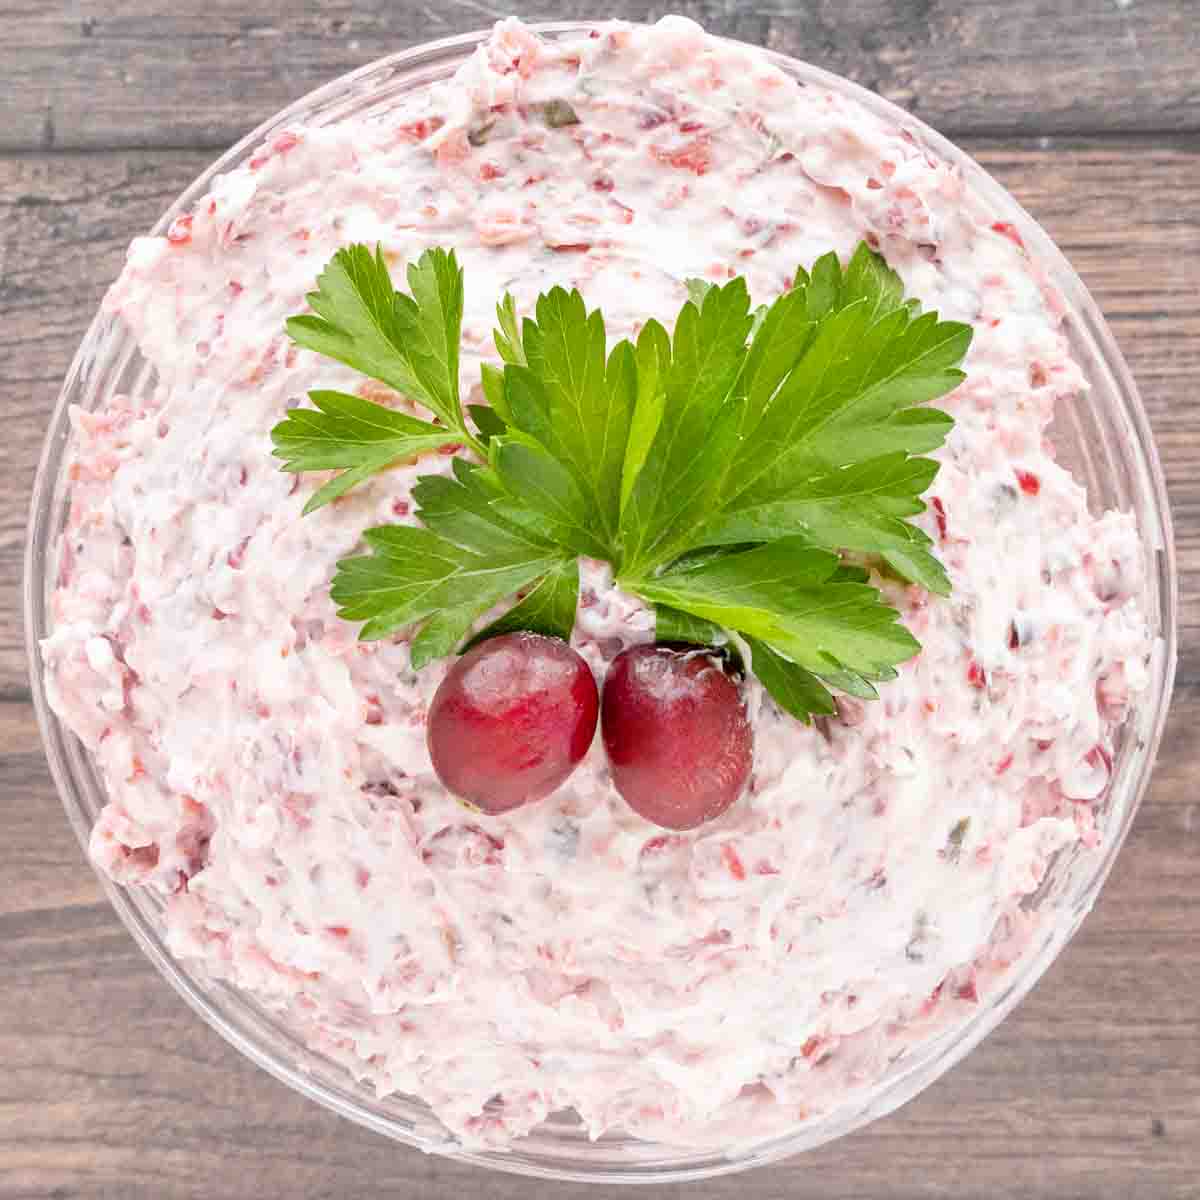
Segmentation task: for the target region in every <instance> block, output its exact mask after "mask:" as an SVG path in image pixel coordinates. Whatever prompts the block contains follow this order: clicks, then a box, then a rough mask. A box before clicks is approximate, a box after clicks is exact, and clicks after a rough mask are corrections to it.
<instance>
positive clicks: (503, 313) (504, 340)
mask: <svg viewBox="0 0 1200 1200" xmlns="http://www.w3.org/2000/svg"><path fill="white" fill-rule="evenodd" d="M496 323H497V325H498V326H499V328H498V329H497V330H496V351H497V353H498V354H499V355H500V357H501V358H502V359H504V361H505V362H506V363H516V364H517V365H518V366H521V367H523V366H524V365H525V344H524V342H523V341H522V340H521V322H520V320H519V319H518V317H517V302H516V301H515V300H514V299H513V296H512V293H511V292H505V293H504V299H503V300H501V301H500V303H499V304H497V305H496Z"/></svg>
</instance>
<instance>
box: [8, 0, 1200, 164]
mask: <svg viewBox="0 0 1200 1200" xmlns="http://www.w3.org/2000/svg"><path fill="white" fill-rule="evenodd" d="M522 7H523V11H524V12H525V13H526V15H527V16H528V17H529V18H530V19H566V18H581V17H582V18H591V17H594V16H596V15H597V14H598V13H603V14H604V15H614V16H624V17H629V18H632V19H647V18H649V19H653V18H656V17H657V16H658V15H660V14H661V12H662V11H664V8H663V6H662V5H661V4H658V3H654V2H651V0H617V2H615V3H609V4H607V5H603V6H600V8H597V6H596V5H595V4H592V3H589V2H588V0H537V2H535V3H529V4H526V5H524V6H522ZM667 8H668V9H674V10H676V11H681V12H683V13H686V14H687V15H689V16H692V17H695V18H697V19H698V20H700V21H701V22H703V23H704V24H706V25H707V26H708V27H709V28H710V29H712V30H713V31H714V32H718V33H723V34H728V35H731V36H734V37H739V38H742V39H745V40H748V41H751V42H755V43H758V44H763V45H769V46H771V47H772V48H774V49H777V50H780V51H783V52H785V53H789V54H793V55H796V56H798V57H801V58H806V59H808V60H809V61H812V62H814V63H817V64H819V65H820V66H823V67H827V68H829V69H830V70H833V71H836V72H839V73H840V74H844V75H848V76H850V77H851V78H853V79H855V80H857V81H859V82H861V83H863V84H865V85H867V86H868V87H871V88H874V89H875V90H877V91H878V92H880V93H881V94H882V95H884V96H886V97H888V98H889V99H892V100H896V101H898V102H900V103H902V104H904V105H906V106H907V107H909V108H910V109H911V110H912V111H914V112H915V113H916V114H917V115H919V116H921V117H923V118H925V119H926V120H928V121H930V122H932V123H933V124H934V125H935V126H937V127H939V128H942V129H944V130H945V131H946V132H948V133H950V132H953V133H967V132H974V133H981V132H991V133H1001V132H1003V133H1015V132H1021V133H1030V132H1033V133H1065V132H1073V133H1093V132H1100V131H1118V130H1119V131H1131V130H1166V129H1169V130H1188V129H1196V128H1198V127H1200V124H1198V122H1200V92H1198V91H1197V89H1196V86H1195V64H1196V61H1197V58H1198V57H1200V22H1198V21H1197V20H1196V13H1195V9H1194V6H1193V5H1192V3H1191V2H1190V0H1136V2H1135V0H1093V2H1091V3H1087V4H1083V3H1068V2H1064V0H1009V3H1007V4H1005V5H1003V6H1000V7H999V8H998V7H997V6H996V5H995V4H994V3H993V0H921V2H920V3H912V2H911V0H856V2H855V3H853V4H847V3H845V2H844V0H748V2H746V3H730V2H729V0H681V2H680V3H678V4H675V5H670V6H667ZM3 9H4V16H5V17H6V20H5V31H6V32H5V38H6V42H5V52H6V69H5V72H4V78H5V83H6V97H5V120H4V122H3V123H2V124H0V150H12V149H31V148H37V149H43V150H49V149H56V148H58V149H61V148H75V147H88V148H97V147H100V148H114V147H139V148H147V147H149V148H153V147H162V146H180V147H210V148H214V149H218V148H221V147H223V146H226V145H229V144H231V143H232V142H233V141H235V140H236V139H237V138H239V137H241V135H242V134H243V133H245V132H246V131H247V130H248V129H249V128H252V127H253V126H254V125H255V124H257V123H258V122H259V121H261V120H263V119H265V118H266V117H268V116H270V115H271V114H272V113H273V112H275V111H277V110H278V109H280V108H282V107H283V106H284V105H285V104H287V103H290V102H291V101H293V100H295V99H297V98H299V97H300V96H302V95H304V94H305V93H306V92H308V91H310V90H311V89H313V88H314V87H316V86H318V85H319V84H322V83H325V82H327V81H328V80H330V79H333V78H334V77H335V76H337V75H339V74H341V73H342V72H344V71H347V70H350V69H351V68H354V67H358V66H361V65H362V64H364V63H367V62H370V61H372V60H373V59H375V58H379V57H381V56H382V55H384V54H387V53H390V52H393V51H397V50H401V49H404V48H406V47H409V46H412V45H415V44H417V43H420V42H423V41H428V40H430V39H434V38H442V37H446V36H449V35H451V34H457V33H464V32H467V31H469V30H472V29H478V28H479V27H481V26H487V25H489V24H490V23H491V22H492V21H493V20H494V19H495V18H496V17H499V16H503V15H505V14H506V13H507V12H508V11H510V10H509V9H508V8H507V7H506V6H504V5H502V4H496V3H494V2H492V0H449V2H448V3H443V4H429V3H426V4H418V3H403V4H398V3H396V2H395V0H326V2H325V3H322V4H321V5H319V6H294V5H291V4H288V3H287V0H260V2H259V3H257V4H254V5H250V6H248V5H246V4H245V2H244V0H172V2H171V3H166V2H165V0H93V2H91V3H88V4H86V5H81V4H74V3H72V4H46V3H44V2H43V0H10V2H9V3H8V4H6V5H4V6H3Z"/></svg>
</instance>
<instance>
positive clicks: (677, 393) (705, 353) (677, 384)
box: [620, 278, 752, 580]
mask: <svg viewBox="0 0 1200 1200" xmlns="http://www.w3.org/2000/svg"><path fill="white" fill-rule="evenodd" d="M751 321H752V318H751V316H750V296H749V293H748V292H747V291H746V281H745V280H744V279H741V278H738V279H734V280H731V281H730V282H729V283H727V284H725V285H724V286H723V287H712V288H710V289H709V290H708V291H707V292H706V293H705V296H704V300H703V305H702V307H699V308H698V307H697V306H696V304H695V303H693V302H692V301H690V300H689V301H688V303H686V304H685V305H684V306H683V308H682V310H681V311H680V313H679V318H678V320H677V321H676V323H675V333H674V336H673V337H672V339H671V357H670V359H669V361H667V362H665V363H663V362H661V361H660V362H659V364H658V371H659V373H660V377H661V384H660V385H659V386H660V387H661V389H662V391H663V398H662V409H661V413H660V414H659V415H658V420H657V428H656V429H655V432H654V436H653V439H652V440H651V441H650V444H649V447H648V448H647V449H646V451H645V456H644V459H643V461H642V463H641V468H640V470H638V472H637V475H636V478H634V480H633V482H632V483H631V484H629V485H627V486H628V489H629V491H628V498H627V500H626V503H625V505H624V507H623V509H622V512H621V532H620V543H621V545H620V551H621V553H620V559H621V563H620V566H621V570H622V572H623V573H625V575H626V576H627V578H628V579H629V580H633V579H638V578H642V577H644V576H646V575H648V574H650V573H651V572H652V571H653V570H654V568H655V567H657V566H658V565H659V564H661V563H663V562H667V561H670V559H671V558H673V557H675V556H676V555H678V554H680V553H682V552H683V551H684V550H685V549H687V548H688V547H689V546H693V545H699V544H703V543H701V542H698V541H697V540H696V537H695V535H696V533H697V531H698V529H699V527H700V526H701V525H702V524H703V523H704V521H705V520H706V519H707V518H708V516H709V515H710V512H711V509H712V505H713V501H714V498H715V497H716V496H718V495H719V494H720V491H721V488H722V486H723V484H724V477H725V476H724V473H725V469H726V466H727V464H728V462H729V460H730V459H731V458H732V457H733V453H734V449H735V447H736V445H737V438H738V431H739V425H740V421H741V413H740V408H739V406H738V404H737V399H736V396H735V395H734V394H733V385H734V383H735V381H736V380H737V378H738V375H739V374H740V372H741V368H742V363H743V362H744V360H745V358H746V336H747V334H748V333H749V331H750V325H751Z"/></svg>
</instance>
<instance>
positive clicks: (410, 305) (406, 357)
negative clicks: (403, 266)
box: [287, 245, 473, 441]
mask: <svg viewBox="0 0 1200 1200" xmlns="http://www.w3.org/2000/svg"><path fill="white" fill-rule="evenodd" d="M408 286H409V290H410V291H411V293H412V294H411V295H406V294H405V293H403V292H398V291H396V290H395V289H394V288H393V287H392V280H391V277H390V275H389V274H388V268H387V263H386V262H385V261H384V257H383V249H382V247H380V246H376V248H375V252H374V254H372V253H371V251H370V250H369V249H367V247H366V246H362V245H355V246H347V247H346V248H345V249H342V250H339V251H338V252H337V253H336V254H335V255H334V256H333V259H332V260H331V261H330V263H329V265H328V266H327V267H326V268H325V270H324V271H322V272H321V275H320V277H319V278H318V280H317V290H316V291H315V292H312V293H310V294H309V296H308V303H309V307H310V308H311V309H312V310H313V313H315V314H316V315H315V316H310V315H305V316H298V317H291V318H290V319H289V320H288V322H287V331H288V333H289V335H290V336H291V338H292V340H293V341H295V342H296V343H297V344H299V345H301V346H304V347H305V348H306V349H309V350H314V351H316V352H317V353H318V354H324V355H325V356H326V357H328V358H335V359H337V360H338V361H339V362H343V363H346V365H347V366H351V367H354V368H355V370H358V371H362V372H363V373H364V374H365V375H369V376H371V377H372V378H373V379H378V380H381V381H382V382H383V383H386V384H387V385H388V386H389V387H392V388H395V390H396V391H398V392H400V393H401V394H403V395H405V396H408V397H409V398H410V399H412V400H415V401H417V402H418V403H419V404H422V405H424V407H426V408H428V409H429V410H430V411H431V412H432V413H434V414H436V415H437V416H438V417H439V418H441V420H442V422H443V423H444V424H445V425H446V426H448V427H449V428H450V429H454V430H457V431H459V432H461V433H464V434H468V440H472V441H473V438H470V437H469V431H468V430H467V429H466V426H465V425H464V423H463V414H462V405H461V403H460V400H459V391H458V355H459V343H460V340H461V333H462V308H463V275H462V271H461V270H460V269H459V266H458V262H457V260H456V259H455V256H454V251H453V250H451V251H446V250H440V249H435V250H426V251H425V253H424V254H422V255H421V257H420V258H419V259H418V260H417V262H415V263H410V264H409V267H408Z"/></svg>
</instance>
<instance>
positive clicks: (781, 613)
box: [637, 537, 921, 684]
mask: <svg viewBox="0 0 1200 1200" xmlns="http://www.w3.org/2000/svg"><path fill="white" fill-rule="evenodd" d="M838 569H839V560H838V557H837V555H836V554H833V553H831V552H829V551H827V550H819V549H816V548H815V547H814V546H812V544H811V543H809V542H807V541H806V540H805V539H803V538H796V537H791V538H780V539H779V540H777V541H774V542H769V543H766V544H765V545H762V546H757V547H755V548H754V549H751V550H743V551H740V552H738V553H736V554H727V555H722V556H717V557H712V558H708V559H707V560H705V561H702V562H700V563H699V564H698V565H695V566H691V565H689V566H684V567H683V568H681V569H673V570H669V571H666V572H664V573H662V574H660V575H658V576H656V577H655V578H653V579H651V580H643V581H640V582H639V584H638V589H637V590H638V593H639V594H640V595H641V596H643V597H644V598H645V599H647V600H650V601H653V602H654V603H656V604H666V605H670V606H671V607H673V608H678V609H681V610H682V611H683V612H686V613H690V614H692V615H693V616H696V617H701V618H703V619H704V620H707V621H712V622H714V623H715V624H718V625H722V626H724V627H725V628H726V629H732V630H736V631H737V632H738V633H740V634H742V635H743V636H745V637H748V638H754V639H756V640H758V641H761V642H764V643H766V644H767V645H768V646H770V647H771V648H772V649H773V650H774V651H775V652H776V653H777V654H779V655H781V656H782V657H784V658H786V659H788V660H789V661H791V662H793V663H795V664H796V665H797V666H800V667H803V668H805V669H806V670H808V671H810V672H812V674H814V675H816V676H818V677H826V676H832V677H838V676H841V675H846V676H849V677H852V678H857V679H858V680H861V681H862V682H863V683H864V684H869V681H870V680H871V679H873V678H884V677H888V675H889V673H890V672H891V671H892V669H893V668H894V667H895V665H896V664H898V663H902V662H904V661H906V660H907V659H909V658H911V657H912V656H913V655H914V654H916V653H917V651H918V650H920V648H921V647H920V643H919V642H917V640H916V639H915V638H914V637H913V636H912V634H911V633H909V632H908V630H907V629H905V628H904V626H903V625H900V624H899V623H898V618H899V614H898V613H897V612H896V610H895V609H894V608H891V607H890V606H889V605H887V604H885V603H883V601H882V599H881V598H880V594H879V592H878V591H877V590H876V589H875V588H873V587H871V586H869V585H867V584H862V583H853V582H842V581H837V580H835V579H834V578H833V576H834V575H835V573H836V572H837V571H838Z"/></svg>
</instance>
